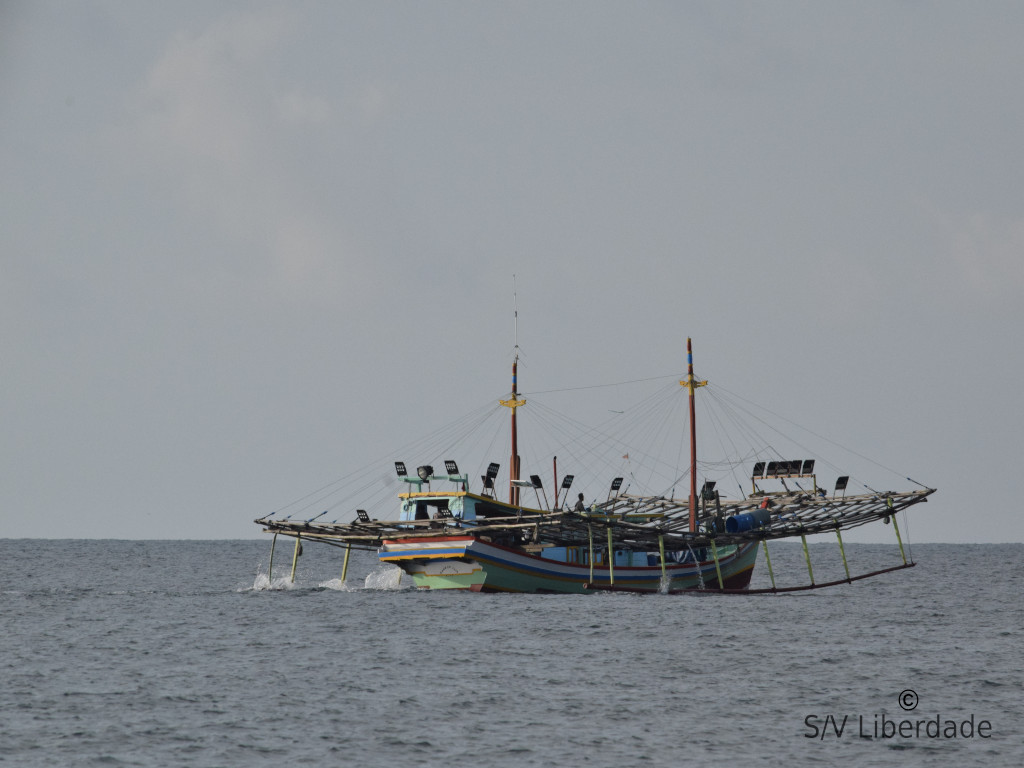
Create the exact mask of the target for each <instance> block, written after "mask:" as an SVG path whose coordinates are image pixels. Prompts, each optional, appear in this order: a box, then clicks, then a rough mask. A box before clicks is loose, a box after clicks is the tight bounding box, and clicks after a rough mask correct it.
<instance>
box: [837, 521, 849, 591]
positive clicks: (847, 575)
mask: <svg viewBox="0 0 1024 768" xmlns="http://www.w3.org/2000/svg"><path fill="white" fill-rule="evenodd" d="M836 538H837V539H839V554H841V555H842V556H843V568H844V569H845V570H846V580H847V581H849V580H850V566H849V565H847V564H846V550H845V549H843V534H842V533H841V532H840V531H839V526H836Z"/></svg>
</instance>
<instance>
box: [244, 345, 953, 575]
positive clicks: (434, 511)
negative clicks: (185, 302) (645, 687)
mask: <svg viewBox="0 0 1024 768" xmlns="http://www.w3.org/2000/svg"><path fill="white" fill-rule="evenodd" d="M516 350H517V353H516V357H515V360H514V362H513V364H512V391H511V394H510V395H509V396H508V397H507V398H505V399H502V400H499V401H498V402H499V405H500V406H501V407H504V408H508V409H509V410H510V412H511V413H510V416H511V418H510V434H511V452H510V457H509V461H508V470H507V489H505V490H503V491H502V495H504V496H506V499H505V500H500V499H499V498H498V487H499V485H501V483H500V482H499V481H498V478H499V473H500V464H498V463H495V462H491V463H489V464H488V465H487V468H486V470H485V471H483V473H482V474H481V475H480V481H479V483H478V484H473V483H471V482H470V477H469V475H468V474H462V473H460V471H459V468H458V464H457V463H456V461H454V460H451V459H443V461H444V466H445V472H444V473H438V472H435V470H434V466H433V464H422V465H420V466H418V467H417V469H416V471H415V472H409V471H408V470H407V468H406V465H405V463H404V462H402V461H396V462H395V471H396V477H397V479H398V481H399V482H400V483H401V484H402V485H404V486H407V490H406V491H405V492H403V493H399V494H398V505H397V510H396V511H395V512H393V513H387V512H379V511H376V510H375V511H374V513H373V514H371V512H370V511H367V510H366V509H357V510H356V511H355V518H354V519H352V520H351V522H338V521H337V520H335V521H332V522H326V521H324V520H323V519H322V518H323V517H324V516H326V514H327V512H324V513H321V514H320V515H316V516H315V517H311V518H308V519H293V518H294V517H295V514H294V513H293V514H290V515H288V516H285V517H276V516H275V515H266V516H263V517H261V518H259V519H257V520H256V521H255V522H256V523H257V524H258V525H260V526H262V527H263V529H264V530H265V531H266V532H268V533H272V534H273V535H274V542H275V545H276V541H277V537H278V536H281V535H283V536H286V537H293V538H294V539H295V550H294V553H293V557H292V571H291V578H292V580H294V576H295V564H296V562H297V560H298V556H299V553H300V551H301V544H302V543H303V542H306V543H323V544H327V545H333V546H337V547H342V548H344V550H345V559H344V565H343V567H342V580H343V581H344V579H345V578H346V576H347V569H348V561H349V553H350V552H351V550H352V549H365V550H372V551H374V552H376V553H377V556H378V558H379V559H380V561H381V562H382V563H386V564H391V565H394V566H397V567H398V568H400V569H401V571H402V572H403V573H404V574H407V575H408V576H409V577H411V580H412V582H413V584H414V585H415V586H416V587H418V588H421V589H460V590H468V591H474V592H528V593H578V594H586V593H594V592H604V591H624V592H636V593H681V594H752V593H753V592H784V591H794V590H797V589H817V588H821V587H825V586H834V585H836V584H839V583H850V582H853V581H856V580H859V579H864V578H868V577H871V576H876V575H879V574H881V573H887V572H890V571H894V570H899V569H902V568H909V567H912V566H913V565H914V563H913V560H912V559H908V558H907V554H906V550H905V549H904V545H903V540H902V537H901V535H900V531H899V526H898V522H897V515H898V514H899V513H901V512H903V511H905V510H906V509H908V508H909V507H912V506H914V505H916V504H919V503H921V502H924V501H927V499H928V497H929V496H930V495H931V494H932V493H934V492H935V489H934V488H929V487H927V486H923V485H920V484H916V483H915V485H918V486H919V487H918V488H917V489H914V490H902V491H896V490H893V491H884V492H879V491H874V490H872V489H870V488H868V489H867V492H866V493H859V494H847V487H848V483H849V477H848V476H840V477H838V478H837V480H836V482H835V485H834V487H832V488H831V491H828V490H826V489H825V488H823V487H820V486H819V484H818V477H817V474H816V472H815V460H814V459H802V460H786V459H782V458H781V457H779V456H777V455H772V453H771V452H770V451H769V452H768V453H764V452H761V453H756V454H754V455H753V457H752V458H753V460H752V461H749V462H748V463H747V464H746V466H747V467H749V469H743V470H742V473H743V475H744V480H745V482H749V484H750V485H749V489H750V490H749V491H748V492H742V493H741V494H739V495H737V496H736V497H732V498H726V497H724V495H723V494H722V493H721V490H720V488H718V487H716V486H717V485H718V483H717V481H715V480H711V479H707V478H706V477H705V478H701V479H702V482H701V484H700V487H699V488H698V457H697V432H696V428H695V422H696V402H695V401H696V391H697V390H698V389H699V388H701V387H703V386H705V385H706V384H707V382H706V381H701V380H698V379H697V378H696V377H695V376H694V372H693V353H692V345H691V343H690V341H689V340H687V358H688V359H687V373H686V375H685V377H684V378H683V379H682V380H680V381H679V382H678V383H679V385H681V386H682V388H683V389H682V392H683V393H684V394H685V396H686V398H687V400H688V410H689V419H688V430H687V432H688V435H687V436H688V442H689V447H690V452H689V465H688V466H686V467H685V468H683V470H682V472H681V474H679V475H677V476H675V479H677V480H685V481H686V482H687V484H688V488H689V493H688V494H686V495H685V496H682V497H676V495H675V494H674V493H673V492H671V491H672V490H674V487H675V481H673V484H672V486H670V491H669V492H663V493H654V494H650V493H647V494H644V493H630V492H629V489H630V487H631V485H629V484H627V485H626V487H623V483H624V477H625V476H619V477H615V478H614V479H613V480H612V482H611V485H610V488H609V490H608V492H607V495H606V497H605V498H604V499H603V500H597V499H595V500H593V501H592V502H591V503H590V504H585V503H584V494H582V493H580V494H578V498H579V500H578V502H577V503H576V504H575V505H573V506H572V507H571V508H570V506H569V503H568V502H569V495H570V489H571V488H572V485H573V480H574V475H565V476H563V477H561V478H559V476H558V471H557V459H553V468H554V488H555V491H554V500H553V501H552V502H550V503H549V502H548V499H547V495H546V490H545V489H544V486H543V482H542V481H541V479H540V476H539V475H537V474H533V475H528V476H526V477H525V478H524V477H523V473H522V471H521V457H520V455H519V450H518V440H519V429H518V421H517V411H518V410H519V409H520V408H522V407H524V406H525V405H526V400H525V398H523V397H522V396H521V395H520V393H519V391H518V381H517V368H518V346H517V347H516ZM588 439H589V440H590V441H591V444H592V443H593V441H595V440H599V439H600V438H596V437H594V436H590V437H589V438H588ZM616 445H617V444H616ZM622 458H623V459H625V460H628V459H629V454H628V453H627V454H626V455H624V456H623V457H622ZM440 460H441V459H434V460H433V461H440ZM738 466H739V465H738V464H737V465H734V466H733V467H732V468H731V471H732V472H733V474H735V472H736V471H737V469H736V468H737V467H738ZM910 482H912V483H913V482H914V481H910ZM438 483H441V484H450V485H451V486H452V487H451V488H450V489H447V490H434V489H433V487H432V485H433V484H438ZM471 485H476V490H471ZM424 486H426V489H424ZM524 492H525V493H532V496H533V497H534V498H535V499H536V504H529V503H524V502H523V498H522V497H523V496H524V495H525V494H524ZM542 494H543V501H542ZM349 514H351V513H349ZM374 515H376V516H374ZM381 518H382V519H381ZM883 521H884V522H887V523H888V522H891V523H892V526H893V530H894V531H895V533H896V539H897V542H898V544H899V551H900V555H901V559H902V562H897V563H896V564H895V565H893V566H891V567H886V568H882V569H877V570H874V571H870V572H868V573H860V574H856V575H853V574H851V572H850V568H849V565H848V562H847V559H846V553H845V549H844V547H843V540H842V533H843V531H846V530H849V529H852V528H857V527H860V526H863V525H866V524H869V523H877V522H883ZM815 534H828V535H829V536H835V537H836V540H837V543H838V547H839V551H840V553H841V555H842V561H843V567H844V571H845V578H843V579H839V580H832V581H829V582H824V583H815V580H814V573H813V567H812V563H811V559H810V555H809V553H808V549H807V537H808V536H811V535H815ZM793 538H796V539H800V540H801V541H802V543H803V552H804V554H805V556H806V564H807V572H808V577H809V579H808V581H809V583H807V584H806V585H801V586H799V587H777V586H776V582H775V574H774V571H773V570H772V564H771V556H770V553H769V543H770V542H773V541H775V540H779V539H793ZM759 552H763V553H764V560H765V566H766V568H767V571H768V575H769V578H770V583H771V587H770V588H766V589H759V590H751V589H750V588H749V585H750V583H751V576H752V574H753V570H754V567H755V562H756V560H757V556H758V553H759ZM270 571H271V577H272V572H273V547H272V550H271V566H270ZM271 581H272V579H271Z"/></svg>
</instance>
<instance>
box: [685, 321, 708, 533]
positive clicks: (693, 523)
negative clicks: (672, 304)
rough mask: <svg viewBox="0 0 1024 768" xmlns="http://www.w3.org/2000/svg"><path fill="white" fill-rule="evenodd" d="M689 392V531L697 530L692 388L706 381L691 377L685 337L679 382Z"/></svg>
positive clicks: (690, 347) (689, 345) (689, 346)
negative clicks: (681, 372) (684, 351)
mask: <svg viewBox="0 0 1024 768" xmlns="http://www.w3.org/2000/svg"><path fill="white" fill-rule="evenodd" d="M679 383H680V384H682V385H683V386H684V387H686V388H687V389H688V390H689V392H690V532H691V533H692V532H694V531H696V530H697V427H696V425H695V423H694V419H695V418H696V409H695V407H694V400H693V390H694V389H696V388H697V387H703V386H705V385H706V384H707V382H706V381H697V380H695V379H694V378H693V344H692V343H691V341H690V339H689V338H687V339H686V378H685V379H683V380H682V381H680V382H679Z"/></svg>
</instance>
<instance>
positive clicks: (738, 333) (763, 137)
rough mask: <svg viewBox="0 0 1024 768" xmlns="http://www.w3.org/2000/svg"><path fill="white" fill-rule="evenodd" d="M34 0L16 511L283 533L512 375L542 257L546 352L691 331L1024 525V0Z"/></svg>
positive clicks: (17, 192)
mask: <svg viewBox="0 0 1024 768" xmlns="http://www.w3.org/2000/svg"><path fill="white" fill-rule="evenodd" d="M2 13H3V18H2V19H0V21H2V22H3V23H0V28H2V29H3V30H5V31H4V32H3V33H0V34H4V38H3V43H4V44H3V45H0V57H2V58H0V113H2V114H3V115H4V117H5V121H6V122H5V131H4V134H3V137H2V139H0V161H2V162H3V164H4V168H5V169H6V172H5V174H4V177H3V180H2V181H0V203H2V204H3V205H4V207H5V210H6V211H7V214H8V215H7V219H6V222H5V226H4V227H3V229H2V230H0V249H2V250H0V321H2V325H3V327H2V329H0V333H2V335H0V345H2V346H0V350H2V352H3V355H4V359H5V362H6V363H7V370H8V374H7V377H6V387H7V392H6V397H5V399H4V403H3V416H4V418H5V424H6V425H7V426H6V430H5V437H4V442H3V453H2V457H3V462H2V463H3V466H4V470H3V472H4V474H3V477H2V478H0V479H2V484H0V487H3V488H4V490H3V496H2V497H0V501H2V504H3V507H2V508H3V510H4V511H3V513H2V514H4V515H5V516H6V517H5V518H4V522H5V526H6V531H7V535H25V536H33V535H54V534H58V535H63V534H66V535H68V536H85V535H109V536H117V535H124V536H131V537H161V536H179V535H196V536H200V535H209V536H248V535H254V533H255V531H254V530H251V529H254V528H255V526H251V524H250V523H249V522H248V521H249V520H250V519H251V518H252V517H255V516H256V515H257V514H262V513H263V512H265V511H267V510H268V509H272V508H275V507H276V506H279V505H280V503H284V502H286V501H289V500H290V499H292V498H294V497H297V496H300V495H302V493H304V492H305V491H306V490H308V489H310V488H315V487H319V485H320V484H322V482H324V481H325V480H329V479H332V478H333V477H335V476H337V475H338V474H340V472H339V471H338V468H339V467H342V466H354V465H359V464H361V463H362V462H363V461H364V460H365V458H366V457H367V456H370V455H372V456H378V455H384V454H386V453H387V452H388V451H389V450H390V449H392V448H393V447H394V446H395V445H398V444H402V443H404V441H405V438H406V437H407V436H408V435H409V434H410V433H414V434H422V433H423V432H425V431H427V430H428V429H429V428H431V427H432V426H437V425H439V424H442V423H447V422H448V421H450V420H451V417H452V416H453V413H454V412H456V411H457V412H459V413H461V412H462V408H463V406H464V405H467V406H475V405H477V404H479V403H482V402H488V401H490V400H491V399H493V398H496V397H498V396H501V395H503V394H504V393H505V391H506V390H507V387H508V381H507V379H508V370H507V369H508V364H509V363H510V362H511V346H512V340H511V326H512V323H511V306H512V298H511V287H512V274H513V273H515V274H516V275H517V276H518V287H519V309H520V338H519V341H520V344H521V346H522V348H523V367H522V369H521V377H522V379H523V382H524V386H526V387H527V388H529V389H534V388H540V389H546V388H551V387H557V386H571V385H574V384H578V383H579V382H581V381H582V382H587V383H591V382H605V383H607V382H610V381H622V380H627V379H633V378H642V377H643V376H644V375H648V374H661V373H664V372H666V368H667V370H668V372H671V371H672V370H673V369H676V368H678V367H680V366H681V364H682V362H681V361H682V348H683V345H684V343H685V337H686V336H688V335H690V336H693V337H694V339H695V344H696V347H697V350H698V360H700V361H701V364H702V365H703V366H706V367H705V368H704V373H705V374H706V375H707V376H708V377H709V378H712V379H714V380H716V381H718V382H719V383H721V384H723V385H724V386H727V387H728V388H729V389H731V390H733V391H738V392H741V393H742V394H745V395H747V396H750V397H751V398H752V399H754V400H755V401H758V402H762V403H769V404H774V405H776V406H778V407H779V409H780V410H782V411H783V412H786V413H792V409H798V410H800V411H801V412H802V417H803V418H801V419H798V420H799V421H801V423H809V424H810V425H811V426H813V427H815V428H816V430H817V431H820V432H824V433H826V434H829V435H831V436H834V437H835V438H836V439H839V440H842V441H844V442H846V443H847V444H850V445H853V446H856V447H857V448H858V449H859V450H860V451H861V452H863V453H866V454H870V455H875V454H874V451H875V449H877V450H878V452H879V453H881V454H886V455H884V456H881V455H879V456H877V458H879V460H883V462H884V463H885V464H886V465H889V466H899V467H901V468H902V469H903V470H904V471H905V472H906V473H907V474H910V475H911V476H914V477H918V478H919V479H923V480H925V481H928V482H934V483H935V484H936V485H938V486H940V489H941V491H940V494H939V495H937V496H936V497H935V499H934V501H933V502H932V503H930V504H929V505H928V510H927V511H926V512H924V513H921V519H922V521H924V520H925V519H928V520H930V521H932V522H930V523H927V524H922V525H920V526H916V529H917V530H918V531H919V532H920V531H921V530H922V529H925V530H927V533H926V534H923V535H922V536H921V537H920V538H923V539H932V540H949V541H956V540H1016V541H1019V540H1021V539H1022V538H1024V526H1022V525H1021V523H1020V522H1019V520H1018V519H1017V517H1016V516H1014V515H1012V513H1011V512H1010V510H1012V509H1013V504H1014V502H1013V499H1012V498H1011V494H1010V493H1009V492H1008V491H1006V492H1004V491H999V490H995V491H994V492H993V493H994V496H993V497H992V498H991V499H990V500H989V501H988V503H987V509H988V510H989V511H988V512H986V515H987V517H986V518H985V519H984V522H983V524H979V525H973V526H971V527H970V528H969V529H967V530H965V528H964V527H963V526H962V524H961V520H960V519H959V517H958V516H959V510H961V509H964V508H966V507H967V506H969V505H970V504H971V503H972V500H973V499H974V498H975V494H976V491H975V488H976V485H977V480H978V478H979V477H988V476H1012V475H1013V471H1014V469H1013V466H1012V461H1011V460H1010V458H1009V457H1011V456H1015V455H1016V454H1017V453H1018V451H1017V442H1018V441H1017V439H1016V436H1015V435H1016V429H1015V428H1014V425H1015V424H1016V421H1017V419H1016V417H1015V416H1014V414H1015V413H1016V406H1015V404H1016V401H1017V393H1016V392H1015V391H1014V388H1013V387H1012V385H1011V382H1013V381H1014V380H1015V379H1016V378H1017V373H1018V368H1019V367H1020V361H1019V360H1017V359H1016V357H1015V356H1014V355H1012V354H1010V353H1009V352H1008V350H1012V349H1013V348H1014V345H1015V338H1014V335H1013V333H1014V332H1013V331H1012V330H1011V329H1014V328H1016V327H1020V324H1021V320H1022V317H1021V314H1022V312H1024V310H1022V309H1021V307H1022V306H1024V302H1021V301H1020V298H1021V293H1022V289H1024V284H1022V283H1024V274H1022V267H1021V265H1022V264H1024V258H1021V257H1022V248H1024V233H1022V224H1021V222H1024V200H1022V198H1021V192H1020V185H1019V179H1020V176H1021V171H1022V170H1024V169H1022V168H1021V163H1022V162H1024V161H1022V160H1021V158H1020V156H1019V152H1018V150H1017V144H1018V141H1019V137H1018V130H1017V128H1018V126H1019V125H1020V124H1021V121H1022V118H1024V115H1022V114H1021V112H1022V111H1024V106H1022V105H1021V104H1019V103H1018V102H1017V101H1015V100H1014V99H1013V98H1012V94H1013V93H1014V92H1015V90H1016V89H1017V84H1018V82H1019V79H1020V76H1021V74H1022V73H1024V54H1022V52H1021V47H1020V46H1019V44H1018V41H1017V40H1016V36H1015V34H1014V32H1013V30H1016V29H1019V28H1020V26H1019V25H1020V22H1021V21H1022V19H1021V16H1022V13H1024V12H1022V10H1021V9H1019V8H1018V7H1016V6H1014V5H990V6H987V7H986V8H984V9H980V10H979V9H974V8H972V9H967V8H965V7H962V6H960V5H958V4H955V3H936V4H933V5H932V6H930V7H929V8H928V10H927V12H924V11H923V10H922V9H921V8H920V7H918V6H914V5H898V6H892V5H890V4H881V3H879V4H868V5H866V6H857V7H852V6H851V7H842V8H837V7H827V6H817V5H813V4H812V5H803V4H786V5H782V6H765V5H762V4H756V3H753V4H729V5H722V4H718V3H697V4H689V5H684V6H641V7H639V8H636V7H629V8H626V7H624V6H619V5H617V4H614V3H599V4H597V5H594V4H586V5H576V4H573V3H566V4H560V5H557V6H550V5H547V4H542V3H537V4H534V3H517V4H514V5H477V4H468V5H467V4H447V3H441V4H432V5H431V6H416V5H408V4H387V3H382V4H354V5H353V4H342V5H338V6H332V5H323V4H317V3H294V4H287V5H282V4H279V3H252V4H244V5H236V4H223V3H184V4H174V5H168V6H159V5H145V6H134V5H122V4H117V3H112V4H103V3H98V4H88V5H83V6H75V7H73V8H70V9H66V8H63V7H58V6H56V5H49V4H46V3H32V4H9V5H8V6H6V7H5V8H4V10H3V11H2ZM12 30H13V31H12ZM951 350H956V355H955V356H954V355H952V354H951ZM963 372H970V374H971V375H970V378H971V379H972V380H973V381H974V386H975V390H974V391H973V392H972V391H971V390H969V389H967V388H964V387H953V386H949V385H948V382H949V381H950V380H951V379H955V378H956V377H957V376H960V375H963ZM942 382H946V383H942ZM730 385H731V386H730ZM623 397H625V395H623ZM787 402H788V403H791V404H792V409H787V408H786V407H785V404H786V403H787ZM573 407H578V408H580V409H581V411H583V410H586V408H590V407H593V408H594V409H596V410H597V411H598V412H601V413H604V414H606V413H607V412H608V409H609V408H618V407H619V404H618V403H615V404H611V405H609V404H608V403H606V402H604V401H603V400H600V398H599V397H597V396H595V397H594V398H593V399H588V397H583V396H581V397H580V399H579V402H577V403H575V404H574V405H573ZM602 409H603V410H602ZM579 415H580V417H581V418H582V417H583V416H584V415H585V414H584V413H582V412H581V413H580V414H579ZM966 445H970V446H975V447H976V450H975V451H974V452H971V455H970V456H969V457H967V458H964V457H962V456H960V457H958V458H954V457H955V455H956V454H957V453H958V451H960V450H961V449H957V448H956V446H966ZM407 458H408V460H410V461H412V460H413V459H412V457H407ZM456 458H459V457H456ZM953 466H957V467H958V471H957V472H953V471H952V467H953ZM929 475H931V477H929ZM1000 494H1001V495H1000ZM71 510H75V511H74V512H72V511H71Z"/></svg>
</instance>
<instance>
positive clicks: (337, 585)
mask: <svg viewBox="0 0 1024 768" xmlns="http://www.w3.org/2000/svg"><path fill="white" fill-rule="evenodd" d="M319 586H320V587H321V588H322V589H333V590H336V591H338V592H357V591H359V590H360V589H363V587H361V586H359V585H357V584H349V583H348V582H347V581H342V580H341V579H328V580H327V581H321V582H320V584H319Z"/></svg>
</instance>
